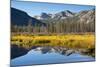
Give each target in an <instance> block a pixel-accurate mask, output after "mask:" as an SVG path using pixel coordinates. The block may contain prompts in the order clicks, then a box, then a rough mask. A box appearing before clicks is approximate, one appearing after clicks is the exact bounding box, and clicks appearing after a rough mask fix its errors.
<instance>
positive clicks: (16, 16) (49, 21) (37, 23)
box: [11, 8, 95, 34]
mask: <svg viewBox="0 0 100 67" xmlns="http://www.w3.org/2000/svg"><path fill="white" fill-rule="evenodd" d="M11 11H12V12H11V14H12V17H11V24H12V25H11V32H23V33H24V32H29V33H42V34H48V33H84V32H95V9H91V10H84V11H80V12H78V13H74V12H71V11H69V10H65V11H62V12H59V13H56V14H47V13H42V14H41V16H34V17H30V16H29V15H28V14H27V13H26V12H24V11H20V10H17V9H15V8H12V9H11Z"/></svg>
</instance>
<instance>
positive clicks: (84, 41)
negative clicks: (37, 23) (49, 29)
mask: <svg viewBox="0 0 100 67" xmlns="http://www.w3.org/2000/svg"><path fill="white" fill-rule="evenodd" d="M11 44H16V45H19V46H23V47H32V46H60V47H68V48H94V46H95V45H94V44H95V36H94V35H87V34H86V35H74V34H67V35H50V36H49V35H44V36H39V35H13V36H12V37H11Z"/></svg>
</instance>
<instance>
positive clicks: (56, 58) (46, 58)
mask: <svg viewBox="0 0 100 67" xmlns="http://www.w3.org/2000/svg"><path fill="white" fill-rule="evenodd" d="M80 51H82V50H80ZM80 51H79V50H74V49H68V48H61V47H60V48H58V47H54V48H51V47H36V48H35V49H31V50H30V51H29V52H28V53H27V54H26V55H24V56H21V57H18V58H15V59H12V60H11V65H12V66H17V65H37V64H51V63H65V62H66V63H67V62H68V63H69V62H79V61H80V62H81V61H94V60H95V59H94V58H93V57H91V56H86V55H82V54H81V53H80Z"/></svg>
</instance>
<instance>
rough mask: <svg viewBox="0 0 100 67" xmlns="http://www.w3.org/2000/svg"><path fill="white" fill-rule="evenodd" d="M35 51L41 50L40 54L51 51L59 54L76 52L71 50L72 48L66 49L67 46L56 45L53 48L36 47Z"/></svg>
mask: <svg viewBox="0 0 100 67" xmlns="http://www.w3.org/2000/svg"><path fill="white" fill-rule="evenodd" d="M34 50H35V51H41V53H42V54H46V53H52V52H55V53H59V54H61V55H66V56H69V55H71V54H73V53H77V52H78V51H75V50H72V49H67V48H61V47H60V48H58V47H55V48H51V47H38V48H36V49H34Z"/></svg>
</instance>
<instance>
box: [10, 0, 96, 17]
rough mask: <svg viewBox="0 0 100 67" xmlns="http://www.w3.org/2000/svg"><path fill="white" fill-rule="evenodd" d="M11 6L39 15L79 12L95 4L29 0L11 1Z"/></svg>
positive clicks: (91, 7)
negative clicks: (64, 11)
mask: <svg viewBox="0 0 100 67" xmlns="http://www.w3.org/2000/svg"><path fill="white" fill-rule="evenodd" d="M11 7H13V8H16V9H20V10H23V11H25V12H27V13H28V14H29V15H30V16H34V15H40V14H41V13H42V12H46V13H51V14H54V13H57V12H60V11H63V10H70V11H72V12H79V11H82V10H90V9H93V8H95V6H90V5H73V4H54V3H40V2H29V1H28V2H24V1H11Z"/></svg>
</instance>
